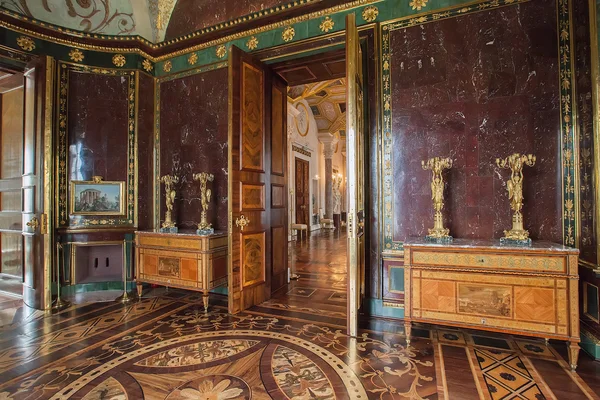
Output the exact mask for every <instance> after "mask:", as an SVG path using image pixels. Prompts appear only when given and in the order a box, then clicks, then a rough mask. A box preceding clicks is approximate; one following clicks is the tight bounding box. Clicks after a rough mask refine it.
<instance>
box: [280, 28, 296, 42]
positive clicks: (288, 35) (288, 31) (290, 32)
mask: <svg viewBox="0 0 600 400" xmlns="http://www.w3.org/2000/svg"><path fill="white" fill-rule="evenodd" d="M294 36H296V30H295V29H294V27H293V26H287V27H286V28H285V29H284V30H283V32H282V33H281V38H282V39H283V41H284V42H291V41H292V40H294Z"/></svg>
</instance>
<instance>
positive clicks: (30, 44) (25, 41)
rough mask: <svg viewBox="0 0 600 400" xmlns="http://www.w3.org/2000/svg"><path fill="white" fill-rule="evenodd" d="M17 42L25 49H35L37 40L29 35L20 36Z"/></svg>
mask: <svg viewBox="0 0 600 400" xmlns="http://www.w3.org/2000/svg"><path fill="white" fill-rule="evenodd" d="M17 44H18V45H19V47H20V48H22V49H23V50H25V51H33V50H34V49H35V42H34V41H33V39H32V38H30V37H27V36H20V37H19V38H17Z"/></svg>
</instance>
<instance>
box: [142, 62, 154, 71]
mask: <svg viewBox="0 0 600 400" xmlns="http://www.w3.org/2000/svg"><path fill="white" fill-rule="evenodd" d="M142 67H143V68H144V71H146V72H152V70H153V69H154V66H153V65H152V63H151V62H150V60H148V59H144V61H142Z"/></svg>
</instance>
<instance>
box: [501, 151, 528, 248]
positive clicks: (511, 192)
mask: <svg viewBox="0 0 600 400" xmlns="http://www.w3.org/2000/svg"><path fill="white" fill-rule="evenodd" d="M496 164H497V165H498V166H499V167H500V168H506V169H510V170H511V174H510V179H509V180H508V182H506V188H507V189H508V198H509V199H510V208H511V209H512V210H513V211H514V214H513V217H512V229H511V230H510V231H504V237H503V238H502V239H500V242H502V243H517V244H531V239H530V238H529V231H526V230H525V229H524V228H523V214H522V213H521V210H522V209H523V166H524V165H527V166H529V167H533V166H534V165H535V156H534V155H533V154H519V153H515V154H512V155H510V156H508V157H506V158H504V159H500V158H496Z"/></svg>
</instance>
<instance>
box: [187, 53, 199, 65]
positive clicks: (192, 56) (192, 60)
mask: <svg viewBox="0 0 600 400" xmlns="http://www.w3.org/2000/svg"><path fill="white" fill-rule="evenodd" d="M187 62H188V64H189V65H195V64H196V63H197V62H198V54H197V53H192V54H190V56H189V57H188V59H187Z"/></svg>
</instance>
